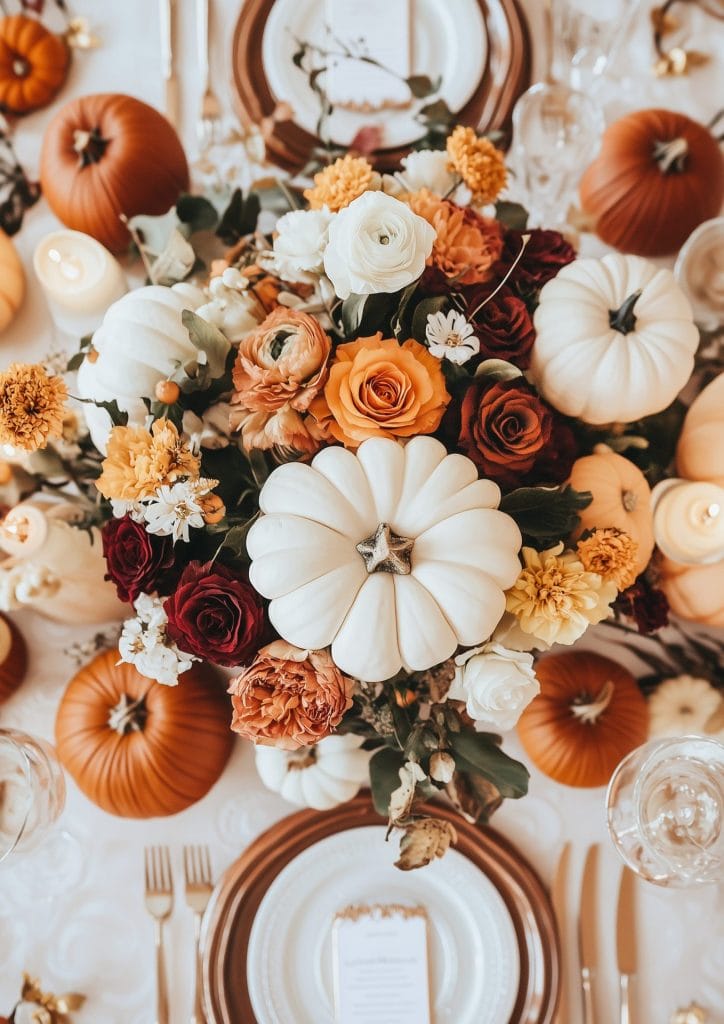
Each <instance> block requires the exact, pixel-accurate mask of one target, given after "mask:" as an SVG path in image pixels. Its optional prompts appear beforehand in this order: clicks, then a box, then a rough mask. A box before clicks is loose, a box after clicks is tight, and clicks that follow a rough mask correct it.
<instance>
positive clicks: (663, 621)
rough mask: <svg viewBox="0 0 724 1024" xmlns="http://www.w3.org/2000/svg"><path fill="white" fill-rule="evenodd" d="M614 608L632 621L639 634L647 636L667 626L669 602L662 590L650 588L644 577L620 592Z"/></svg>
mask: <svg viewBox="0 0 724 1024" xmlns="http://www.w3.org/2000/svg"><path fill="white" fill-rule="evenodd" d="M614 608H615V609H616V611H619V612H621V614H622V615H625V616H626V617H627V618H629V619H633V620H634V622H635V623H636V628H637V629H638V631H639V633H643V635H644V636H648V635H649V633H655V632H656V630H658V629H663V627H664V626H668V624H669V602H668V600H667V597H666V594H665V593H664V592H663V590H659V588H658V587H654V586H652V585H651V584H650V583H649V582H648V580H647V579H646V577H645V576H640V577H639V578H638V579H637V580H636V582H635V583H634V584H633V585H632V586H630V587H629V588H628V590H624V591H622V593H620V594H619V595H618V597H617V598H616V601H615V604H614Z"/></svg>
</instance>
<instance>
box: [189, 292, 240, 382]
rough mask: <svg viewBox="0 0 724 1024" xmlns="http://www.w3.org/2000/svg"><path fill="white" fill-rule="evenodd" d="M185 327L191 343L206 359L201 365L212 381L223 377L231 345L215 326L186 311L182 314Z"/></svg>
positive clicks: (200, 362) (200, 361)
mask: <svg viewBox="0 0 724 1024" xmlns="http://www.w3.org/2000/svg"><path fill="white" fill-rule="evenodd" d="M181 320H182V322H183V325H184V327H185V328H186V330H187V331H188V332H189V338H190V339H191V342H192V343H193V344H194V345H195V346H196V348H197V349H198V350H199V353H203V354H204V356H205V359H204V360H203V361H202V360H199V364H200V365H203V366H205V367H206V368H207V370H208V375H209V377H210V378H211V379H212V380H215V379H216V378H217V377H221V376H222V375H223V373H224V371H225V370H226V359H227V356H228V355H229V352H230V351H231V344H230V342H229V341H228V339H227V338H226V336H225V335H224V334H222V332H221V331H220V330H219V328H218V327H216V326H215V324H210V323H209V322H208V320H204V319H203V317H200V316H199V315H198V314H197V313H193V312H192V311H191V310H190V309H185V310H184V311H183V313H182V314H181Z"/></svg>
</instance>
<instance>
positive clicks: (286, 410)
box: [231, 306, 332, 451]
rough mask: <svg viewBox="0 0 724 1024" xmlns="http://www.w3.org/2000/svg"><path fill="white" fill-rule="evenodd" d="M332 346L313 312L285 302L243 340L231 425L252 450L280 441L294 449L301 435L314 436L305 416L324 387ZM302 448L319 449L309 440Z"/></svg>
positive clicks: (237, 365) (237, 368) (236, 373)
mask: <svg viewBox="0 0 724 1024" xmlns="http://www.w3.org/2000/svg"><path fill="white" fill-rule="evenodd" d="M331 350H332V343H331V341H330V339H329V337H328V335H327V334H325V332H324V330H323V329H322V327H321V325H320V323H319V322H318V321H317V320H315V318H314V317H313V316H309V315H308V314H307V313H300V312H297V311H296V310H293V309H286V308H285V307H283V306H279V307H278V308H277V309H275V310H274V312H272V313H270V314H269V316H268V317H267V318H266V319H265V320H264V321H263V323H261V324H260V325H259V327H258V328H257V329H256V330H254V331H252V332H251V333H250V334H248V335H247V336H246V337H245V338H244V339H243V340H242V341H241V343H240V345H239V351H238V355H237V358H236V364H235V366H234V372H233V378H234V387H235V388H236V390H235V392H234V395H233V397H232V399H231V401H232V405H233V406H235V407H238V408H233V409H232V413H231V423H232V427H233V428H234V429H237V430H238V429H240V430H241V431H242V438H243V442H244V447H245V448H246V449H247V450H249V449H251V448H271V447H272V446H273V445H274V444H281V445H284V446H287V447H290V448H294V447H297V446H296V444H295V442H294V437H295V436H297V435H300V436H301V435H308V431H306V428H304V425H303V420H302V414H303V413H305V412H306V411H307V410H308V408H309V406H310V404H311V402H312V400H313V399H314V398H315V397H316V395H317V394H318V393H319V392H320V391H321V389H322V387H323V386H324V382H325V380H326V379H327V363H328V361H329V355H330V352H331ZM250 413H252V414H255V415H253V416H250V415H249V414H250ZM292 414H294V415H292ZM271 420H276V421H277V422H274V423H272V422H269V421H271ZM272 438H274V440H272ZM265 439H266V440H265ZM267 442H268V443H267ZM298 450H299V451H309V450H314V449H313V448H310V445H309V443H307V444H305V445H303V446H302V447H300V448H298Z"/></svg>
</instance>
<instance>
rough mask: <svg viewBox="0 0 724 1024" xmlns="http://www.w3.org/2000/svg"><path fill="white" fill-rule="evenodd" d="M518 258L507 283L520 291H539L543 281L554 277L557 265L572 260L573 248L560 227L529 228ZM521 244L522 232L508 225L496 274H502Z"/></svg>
mask: <svg viewBox="0 0 724 1024" xmlns="http://www.w3.org/2000/svg"><path fill="white" fill-rule="evenodd" d="M525 234H530V238H529V240H528V244H527V245H526V247H525V250H524V252H523V255H522V257H521V259H520V262H519V263H518V265H517V266H516V268H515V270H513V272H512V274H511V275H510V277H509V278H508V281H507V284H508V286H509V287H511V288H515V289H516V291H519V292H521V293H522V294H524V295H530V294H531V293H533V292H537V291H539V290H540V289H541V288H542V287H543V285H544V284H545V283H546V281H550V280H551V278H553V277H555V276H556V274H557V273H558V271H559V270H560V269H561V267H565V266H567V265H568V264H569V263H572V262H573V260H574V259H575V258H576V250H575V249H574V248H573V246H572V245H571V244H570V242H567V241H566V240H565V238H564V237H563V235H562V234H561V233H560V231H544V230H542V229H541V228H534V229H533V230H532V231H530V232H525ZM522 244H523V232H522V231H514V230H513V229H512V228H511V229H509V230H508V231H506V232H505V237H504V239H503V255H502V256H501V258H500V267H499V270H498V275H499V278H500V279H502V278H503V277H504V276H505V273H506V271H507V269H508V268H509V267H510V266H512V264H513V262H514V261H515V259H516V257H517V256H518V253H519V252H520V249H521V246H522Z"/></svg>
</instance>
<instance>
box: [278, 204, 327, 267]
mask: <svg viewBox="0 0 724 1024" xmlns="http://www.w3.org/2000/svg"><path fill="white" fill-rule="evenodd" d="M333 217H334V214H332V213H330V212H329V210H328V209H327V208H326V207H323V208H322V209H321V210H292V211H291V213H285V214H284V216H283V217H282V218H281V219H280V220H279V222H278V223H277V235H276V238H275V239H274V257H273V259H272V260H270V261H268V262H269V263H270V265H271V269H273V270H274V271H275V272H276V273H277V274H278V275H279V277H281V278H282V280H284V281H304V282H308V283H310V284H313V283H314V282H315V280H316V279H317V278H318V277H319V275H320V274H321V273H322V271H323V269H324V266H323V264H324V250H325V249H326V248H327V240H328V236H327V232H328V229H329V225H330V224H331V223H332V219H333Z"/></svg>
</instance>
